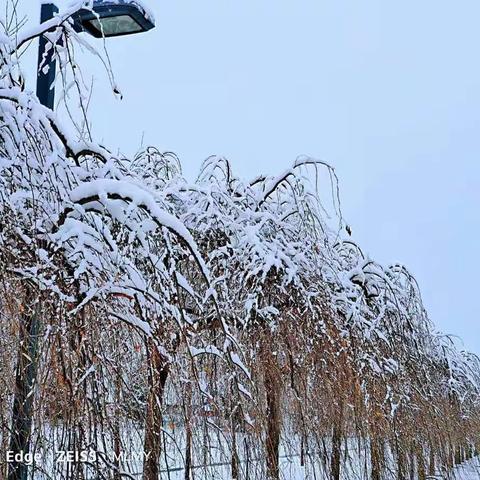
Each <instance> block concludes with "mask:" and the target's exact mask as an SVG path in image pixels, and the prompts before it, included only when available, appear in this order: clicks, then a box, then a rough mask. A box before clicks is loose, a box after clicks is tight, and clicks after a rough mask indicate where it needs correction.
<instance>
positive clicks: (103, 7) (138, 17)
mask: <svg viewBox="0 0 480 480" xmlns="http://www.w3.org/2000/svg"><path fill="white" fill-rule="evenodd" d="M57 12H58V9H57V7H56V6H55V5H53V4H52V3H43V4H42V7H41V14H40V21H41V23H43V22H46V21H48V20H50V19H51V18H53V17H54V15H55V13H57ZM71 18H72V20H73V28H74V29H75V31H77V32H87V33H89V34H90V35H92V36H94V37H96V38H101V37H105V38H109V37H119V36H121V35H131V34H134V33H141V32H147V31H148V30H151V29H152V28H154V27H155V23H154V20H153V18H152V17H151V16H150V15H148V13H147V12H146V11H145V10H144V9H143V8H142V7H141V6H140V5H139V3H138V2H137V1H135V0H94V2H93V6H92V8H91V9H87V8H82V9H80V10H78V11H77V12H75V13H74V14H73V15H72V17H71ZM46 46H47V39H46V38H45V36H43V35H42V36H41V37H40V44H39V48H38V74H37V97H38V99H39V100H40V103H41V104H42V105H45V106H46V107H48V108H50V109H53V106H54V100H55V90H54V87H53V82H54V81H55V70H56V62H55V59H54V56H53V54H54V52H53V48H50V49H49V50H48V51H45V49H46ZM40 67H41V68H40Z"/></svg>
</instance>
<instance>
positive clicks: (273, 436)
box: [265, 366, 280, 480]
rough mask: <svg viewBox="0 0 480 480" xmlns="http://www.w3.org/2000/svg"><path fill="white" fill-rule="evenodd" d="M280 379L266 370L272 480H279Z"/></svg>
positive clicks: (270, 475)
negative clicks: (278, 382)
mask: <svg viewBox="0 0 480 480" xmlns="http://www.w3.org/2000/svg"><path fill="white" fill-rule="evenodd" d="M277 381H278V379H277V378H275V375H274V374H273V372H272V369H271V368H268V366H267V368H266V370H265V390H266V396H267V438H266V447H267V448H266V449H267V476H268V478H269V479H270V480H278V479H279V448H280V398H279V397H280V392H279V388H278V384H277Z"/></svg>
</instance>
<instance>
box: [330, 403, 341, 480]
mask: <svg viewBox="0 0 480 480" xmlns="http://www.w3.org/2000/svg"><path fill="white" fill-rule="evenodd" d="M342 430H343V405H340V407H339V408H338V411H337V418H336V420H335V422H334V425H333V433H332V458H331V461H330V475H331V478H332V480H340V465H341V462H342Z"/></svg>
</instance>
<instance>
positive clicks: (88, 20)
mask: <svg viewBox="0 0 480 480" xmlns="http://www.w3.org/2000/svg"><path fill="white" fill-rule="evenodd" d="M57 12H58V9H57V7H56V6H55V5H53V4H51V3H42V6H41V16H40V19H41V23H44V22H47V21H48V20H50V19H51V18H53V17H54V15H55V14H56V13H57ZM71 18H72V19H73V26H74V28H75V30H76V31H77V32H82V31H85V32H87V33H90V34H91V35H93V36H94V37H97V38H98V37H116V36H120V35H130V34H133V33H140V32H146V31H147V30H151V29H152V28H153V27H154V26H155V25H154V23H153V20H152V19H151V18H149V16H148V15H147V14H146V13H145V12H144V10H143V9H142V8H141V7H140V6H139V5H138V4H137V3H136V1H135V0H94V2H93V7H92V8H91V9H80V10H79V11H77V12H75V13H74V14H73V15H72V17H71ZM47 44H48V40H47V39H46V38H45V36H43V35H42V36H41V37H40V43H39V49H38V70H37V72H38V73H37V97H38V99H39V100H40V103H42V104H43V105H45V106H46V107H48V108H50V109H53V107H54V100H55V90H54V82H55V70H56V62H55V56H54V48H53V46H52V47H51V48H49V49H48V50H47V48H46V47H47ZM33 295H35V292H33ZM30 300H31V301H32V304H34V303H35V302H34V298H30ZM33 310H34V311H33V312H28V313H24V314H23V317H24V319H23V322H22V326H21V333H20V337H21V338H20V340H21V341H20V346H19V355H18V360H17V361H18V364H17V373H16V381H15V383H16V385H15V395H14V402H13V411H12V428H11V437H10V449H9V455H11V456H12V458H13V460H10V461H9V465H8V480H27V477H28V463H26V462H25V458H24V457H25V455H26V454H29V451H30V436H31V429H32V418H33V405H32V402H33V395H32V390H33V388H34V386H35V383H36V373H37V372H36V370H37V358H36V357H37V351H38V340H39V335H40V313H39V311H38V305H36V306H35V307H34V309H33Z"/></svg>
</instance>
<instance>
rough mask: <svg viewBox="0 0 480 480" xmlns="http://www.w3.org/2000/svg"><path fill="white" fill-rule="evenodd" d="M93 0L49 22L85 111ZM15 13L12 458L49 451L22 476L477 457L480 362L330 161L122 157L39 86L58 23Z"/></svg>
mask: <svg viewBox="0 0 480 480" xmlns="http://www.w3.org/2000/svg"><path fill="white" fill-rule="evenodd" d="M83 3H85V2H83V1H80V0H79V1H77V2H76V3H75V2H71V5H70V6H69V7H68V8H66V9H64V11H63V12H61V13H60V14H59V15H58V16H57V17H56V19H55V21H54V22H53V24H52V22H50V24H49V25H48V28H49V29H50V31H49V34H48V39H49V41H50V42H51V45H49V47H48V48H54V50H55V55H56V58H57V61H58V64H59V75H58V80H57V83H58V87H61V86H62V85H63V86H64V87H65V88H64V90H65V94H64V98H65V99H66V101H67V102H68V101H70V96H69V95H71V91H72V90H73V91H76V93H77V95H78V97H77V98H79V99H80V104H82V102H83V100H84V99H85V98H87V97H86V95H85V85H84V83H83V78H82V77H81V75H80V74H79V73H78V72H79V68H78V66H77V65H76V62H75V61H74V60H73V58H74V57H73V52H74V49H75V48H79V46H81V45H85V40H84V39H81V38H80V37H79V36H78V35H77V34H76V33H75V32H74V31H73V29H72V27H71V24H70V21H69V15H70V14H71V13H72V12H73V11H75V9H78V7H79V6H80V5H81V4H83ZM86 3H89V2H86ZM0 25H1V28H2V29H3V31H0V291H1V295H0V353H1V355H0V445H1V447H0V451H1V452H3V453H6V452H8V451H11V452H14V453H19V452H24V453H26V452H29V453H32V454H33V453H35V454H37V455H36V458H35V461H34V462H30V463H28V462H21V461H7V457H6V455H4V456H3V457H2V458H1V459H0V477H1V478H8V479H9V480H24V479H26V478H27V476H28V478H38V479H40V478H45V479H57V480H58V479H94V478H95V479H114V480H120V479H132V478H137V479H138V478H143V479H144V480H157V479H158V478H162V479H163V478H165V479H169V480H170V479H178V478H182V479H185V480H188V479H191V478H197V479H207V478H212V479H213V478H219V477H218V474H219V473H218V472H219V471H221V472H223V473H222V475H223V477H221V478H232V479H238V480H240V479H242V480H243V479H245V480H248V479H251V480H254V479H266V478H268V479H273V480H277V479H279V478H289V477H288V472H289V471H290V470H291V469H292V465H293V466H294V467H295V468H296V473H295V474H296V475H298V474H299V473H298V472H299V471H300V472H303V473H304V475H305V478H326V477H327V478H331V479H332V480H337V479H339V478H371V479H372V480H380V479H384V478H385V479H386V478H392V479H398V480H404V479H413V478H419V479H420V480H423V479H425V478H427V476H428V475H433V474H435V472H439V471H442V470H443V471H449V470H450V469H451V468H452V467H453V465H454V464H455V463H460V462H462V461H463V460H465V459H466V458H469V457H471V456H472V455H474V454H476V448H477V445H478V443H479V441H480V438H479V432H480V410H479V388H480V364H479V361H478V359H477V357H475V356H474V355H471V354H468V353H466V352H464V351H462V350H461V349H459V348H457V347H456V345H455V343H454V342H452V340H451V339H450V338H449V337H447V336H444V335H441V334H439V333H438V332H436V331H435V329H434V327H433V325H432V324H431V322H430V320H429V318H428V316H427V313H426V311H425V309H424V307H423V305H422V300H421V296H420V292H419V288H418V286H417V284H416V282H415V279H414V278H413V277H412V275H411V274H410V273H409V272H408V270H406V269H405V268H404V267H403V266H401V265H392V266H388V267H384V266H382V265H379V264H378V263H376V262H375V261H373V260H372V259H371V258H369V257H368V256H365V255H364V254H363V252H362V250H361V249H360V247H359V246H358V245H356V244H355V243H354V242H353V241H352V240H351V238H350V236H349V235H347V233H346V230H345V224H344V221H343V219H342V217H341V212H340V204H339V195H338V187H337V179H336V176H335V172H334V171H333V169H332V168H331V167H329V166H328V165H326V164H324V163H323V162H321V161H318V160H315V159H312V158H307V157H302V158H298V159H297V160H296V161H295V163H294V164H293V165H292V168H291V169H289V170H287V171H285V172H284V173H282V174H281V175H279V176H276V177H274V176H260V177H257V178H255V179H253V180H252V181H249V182H248V181H242V180H240V179H239V178H237V177H236V176H235V175H234V174H233V173H232V171H231V166H230V164H229V163H228V161H226V160H225V159H223V158H218V157H212V158H209V159H208V160H207V161H206V162H205V163H204V164H203V166H202V168H201V171H200V174H199V176H198V178H197V179H196V181H194V182H189V181H187V180H185V179H184V178H183V176H182V172H181V166H180V163H179V161H178V159H177V158H176V156H175V155H173V154H169V153H161V152H160V151H158V150H156V149H154V148H147V149H145V150H144V151H142V152H141V153H139V154H138V155H137V156H136V157H135V158H133V159H131V158H124V157H121V156H118V155H113V154H112V153H111V152H110V151H109V150H108V149H106V148H105V147H103V146H100V145H98V144H96V143H95V142H94V141H93V140H92V138H91V137H90V136H89V135H90V134H89V133H88V132H89V129H86V128H85V125H86V124H85V123H84V124H77V123H76V122H75V121H74V120H73V115H72V118H71V122H70V123H68V122H66V121H63V122H62V121H60V120H59V119H58V117H57V116H56V115H55V114H54V113H53V112H52V111H50V110H48V109H47V108H45V107H43V106H41V105H40V104H39V102H38V100H37V98H36V97H35V95H34V94H32V93H31V92H30V91H29V90H28V89H27V88H26V87H25V81H24V80H23V76H22V71H21V68H20V66H21V64H22V62H21V59H22V54H23V53H24V51H25V49H26V48H27V47H28V45H29V44H30V42H31V40H32V38H34V37H35V36H39V35H41V34H42V33H43V31H44V30H46V28H47V27H44V28H42V26H40V27H39V28H37V29H34V30H28V31H25V32H23V29H22V28H21V23H20V24H19V22H14V21H12V19H11V18H10V19H7V18H4V19H3V20H2V21H1V22H0ZM19 25H20V26H19ZM59 40H61V41H59ZM58 45H60V47H59V46H58ZM88 48H90V47H88ZM69 111H71V108H70V110H69ZM83 113H84V111H83ZM325 205H328V208H327V207H326V206H325ZM60 451H69V452H77V453H78V455H77V456H74V458H73V459H70V460H71V461H68V462H65V461H61V460H62V458H59V454H58V453H57V452H60ZM80 452H82V453H85V452H87V453H88V456H87V457H84V456H81V455H80ZM92 452H93V453H92ZM139 452H140V453H143V454H144V455H143V456H139V455H138V453H139ZM3 453H2V455H3ZM287 460H288V461H287ZM289 469H290V470H289Z"/></svg>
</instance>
